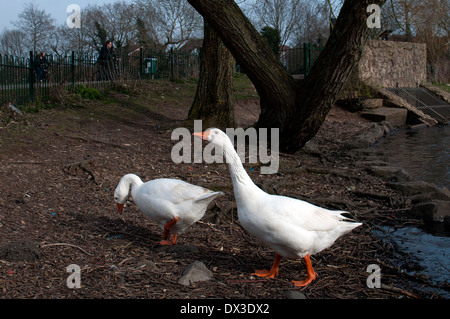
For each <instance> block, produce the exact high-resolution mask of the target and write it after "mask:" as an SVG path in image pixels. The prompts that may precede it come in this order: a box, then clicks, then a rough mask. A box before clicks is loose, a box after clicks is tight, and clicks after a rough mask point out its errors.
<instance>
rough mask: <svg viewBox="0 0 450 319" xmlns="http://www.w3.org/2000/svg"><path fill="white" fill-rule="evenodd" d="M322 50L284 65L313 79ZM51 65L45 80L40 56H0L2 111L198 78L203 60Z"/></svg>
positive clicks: (65, 59) (86, 59)
mask: <svg viewBox="0 0 450 319" xmlns="http://www.w3.org/2000/svg"><path fill="white" fill-rule="evenodd" d="M321 50H322V48H318V47H314V46H312V45H311V44H310V43H304V44H303V45H302V46H299V47H297V48H294V49H290V50H288V51H285V52H283V54H282V55H281V57H280V61H281V63H282V64H283V65H284V66H285V68H286V69H287V70H288V72H289V73H290V74H304V75H305V76H306V75H308V73H309V71H310V69H311V66H312V65H313V64H314V62H315V60H316V59H317V57H318V56H319V53H320V51H321ZM47 59H48V62H49V65H48V68H47V70H46V71H45V73H44V75H43V77H42V79H41V78H40V76H38V74H37V69H36V67H35V60H36V59H35V56H34V54H33V52H30V54H29V56H28V57H15V56H11V55H7V54H1V53H0V106H1V105H4V104H5V103H12V104H13V105H16V106H20V105H24V104H27V103H30V102H34V101H36V100H38V99H46V98H48V97H49V96H51V94H52V90H58V89H63V90H71V89H73V88H75V86H76V85H79V84H83V85H85V86H89V87H104V86H107V85H109V84H110V83H111V82H117V81H130V80H141V79H145V78H152V79H172V80H173V79H185V78H198V76H199V73H200V55H199V54H191V53H185V52H179V51H176V50H170V51H167V52H158V51H147V50H143V49H142V48H141V49H137V50H134V51H131V52H129V51H125V50H121V51H119V50H116V51H115V54H114V59H113V63H110V64H108V65H106V66H105V65H103V64H101V63H98V62H97V60H98V53H93V54H78V53H77V52H73V51H72V52H71V53H70V54H67V55H65V56H58V55H49V56H47Z"/></svg>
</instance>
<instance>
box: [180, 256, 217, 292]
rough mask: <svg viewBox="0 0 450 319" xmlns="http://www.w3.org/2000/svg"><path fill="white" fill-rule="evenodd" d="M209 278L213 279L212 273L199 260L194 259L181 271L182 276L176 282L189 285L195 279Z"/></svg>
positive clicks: (195, 280) (204, 279) (206, 279)
mask: <svg viewBox="0 0 450 319" xmlns="http://www.w3.org/2000/svg"><path fill="white" fill-rule="evenodd" d="M211 279H213V273H212V272H211V271H210V270H209V269H208V268H206V266H205V264H204V263H202V262H201V261H194V262H193V263H192V264H190V265H189V266H187V267H186V269H185V270H184V271H183V276H181V278H180V279H179V280H178V283H179V284H181V285H184V286H189V285H191V284H192V283H194V282H197V281H208V280H211Z"/></svg>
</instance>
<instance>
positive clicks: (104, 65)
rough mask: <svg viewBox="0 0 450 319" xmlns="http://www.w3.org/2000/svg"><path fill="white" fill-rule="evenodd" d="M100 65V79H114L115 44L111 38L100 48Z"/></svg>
mask: <svg viewBox="0 0 450 319" xmlns="http://www.w3.org/2000/svg"><path fill="white" fill-rule="evenodd" d="M97 62H98V64H99V66H100V80H101V81H109V80H111V79H112V77H111V75H112V74H111V71H112V70H113V65H114V64H113V44H112V41H111V40H108V41H106V43H105V45H104V46H103V47H102V48H101V50H100V55H99V56H98V60H97Z"/></svg>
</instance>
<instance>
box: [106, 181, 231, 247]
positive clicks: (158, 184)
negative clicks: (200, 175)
mask: <svg viewBox="0 0 450 319" xmlns="http://www.w3.org/2000/svg"><path fill="white" fill-rule="evenodd" d="M130 187H131V195H132V197H133V201H134V202H135V203H136V205H137V207H138V208H139V209H140V210H141V211H142V212H143V213H144V214H145V215H147V216H148V217H150V218H151V219H153V220H155V221H156V222H157V223H158V224H159V225H160V227H161V229H163V231H164V232H163V240H162V241H160V242H159V243H160V244H161V245H174V244H175V243H176V240H177V236H178V234H180V233H182V232H184V231H185V230H186V229H187V228H188V227H189V226H191V225H192V224H194V223H195V222H196V221H198V220H199V219H200V218H202V217H203V215H204V214H205V211H206V208H207V207H208V205H209V203H210V202H211V201H213V200H214V199H215V198H216V197H217V196H219V195H223V192H214V191H211V190H209V189H206V188H204V187H200V186H196V185H192V184H189V183H186V182H184V181H181V180H178V179H169V178H160V179H154V180H151V181H148V182H146V183H144V182H142V180H141V179H140V177H139V176H137V175H135V174H127V175H125V176H123V177H122V179H121V180H120V182H119V185H117V188H116V190H115V192H114V200H115V202H116V204H117V207H118V209H119V213H120V214H122V210H123V206H124V203H125V201H126V200H127V199H128V196H129V195H130ZM171 232H173V233H174V234H173V236H172V238H170V234H171Z"/></svg>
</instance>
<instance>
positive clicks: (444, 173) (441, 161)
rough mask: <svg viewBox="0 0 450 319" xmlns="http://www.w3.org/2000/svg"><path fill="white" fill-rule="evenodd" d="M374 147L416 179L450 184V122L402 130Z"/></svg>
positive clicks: (440, 185) (390, 161)
mask: <svg viewBox="0 0 450 319" xmlns="http://www.w3.org/2000/svg"><path fill="white" fill-rule="evenodd" d="M375 147H376V148H380V149H382V150H383V152H384V153H385V154H386V157H388V158H389V163H391V164H393V165H397V166H400V167H403V168H404V169H405V170H406V171H407V172H408V173H409V174H410V175H411V176H412V177H414V179H416V180H419V181H425V182H429V183H434V184H435V185H437V186H438V187H447V188H450V125H446V126H442V127H430V128H426V129H418V130H401V131H399V132H397V133H394V134H391V135H389V136H387V137H386V138H384V139H382V140H381V141H380V142H379V143H378V144H377V145H376V146H375Z"/></svg>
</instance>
